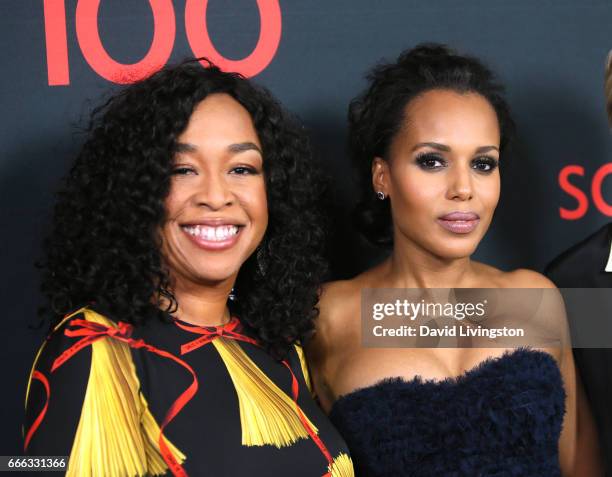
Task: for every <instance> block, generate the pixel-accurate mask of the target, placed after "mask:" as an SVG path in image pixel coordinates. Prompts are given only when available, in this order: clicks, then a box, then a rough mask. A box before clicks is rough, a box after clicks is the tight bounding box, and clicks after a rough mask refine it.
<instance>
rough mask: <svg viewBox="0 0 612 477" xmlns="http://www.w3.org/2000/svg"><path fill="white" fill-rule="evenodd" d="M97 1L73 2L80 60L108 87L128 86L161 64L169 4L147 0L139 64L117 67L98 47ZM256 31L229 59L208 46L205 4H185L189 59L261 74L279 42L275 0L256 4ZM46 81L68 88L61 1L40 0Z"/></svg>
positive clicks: (168, 45) (169, 29) (168, 43)
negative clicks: (147, 37) (149, 34)
mask: <svg viewBox="0 0 612 477" xmlns="http://www.w3.org/2000/svg"><path fill="white" fill-rule="evenodd" d="M100 1H101V0H78V2H77V7H76V15H75V23H76V36H77V42H78V45H79V48H80V50H81V53H82V54H83V57H84V58H85V60H86V61H87V63H88V64H89V66H91V68H92V69H93V70H94V71H95V72H96V73H97V74H98V75H100V76H101V77H102V78H104V79H106V80H108V81H112V82H114V83H121V84H125V83H131V82H134V81H137V80H139V79H141V78H143V77H145V76H147V75H148V74H149V73H151V71H154V70H157V69H159V68H161V67H162V66H164V65H165V64H166V62H167V61H168V59H169V58H170V54H171V53H172V49H173V47H174V40H175V37H176V18H175V14H174V5H173V4H172V0H149V5H150V7H151V11H152V13H153V25H154V26H153V40H152V41H151V45H150V47H149V51H148V52H147V54H146V55H145V56H144V58H142V59H141V60H140V61H138V62H136V63H133V64H122V63H119V62H117V61H115V60H114V59H113V58H111V57H110V55H109V54H108V53H107V51H106V50H105V48H104V45H102V40H101V39H100V33H99V30H98V13H99V9H100ZM256 1H257V7H258V9H259V17H260V33H259V39H258V41H257V44H256V45H255V48H254V49H253V51H252V52H251V54H250V55H248V56H247V57H246V58H243V59H241V60H230V59H227V58H225V57H224V56H223V55H221V54H220V53H219V52H218V51H217V50H216V48H215V46H214V45H213V42H212V41H211V39H210V36H209V34H208V28H207V26H206V12H207V6H208V0H186V3H185V31H186V34H187V41H188V42H189V46H190V47H191V50H192V52H193V54H194V56H195V57H203V56H205V57H207V58H209V59H210V60H211V61H212V62H213V63H215V64H216V65H218V66H219V67H220V68H221V69H224V70H227V71H238V72H240V73H242V74H243V75H245V76H247V77H251V76H255V75H256V74H258V73H259V72H261V71H262V70H263V69H264V68H265V67H266V66H268V64H269V63H270V61H272V58H274V55H275V54H276V50H277V49H278V45H279V43H280V38H281V30H282V19H281V11H280V5H279V0H256ZM43 5H44V17H45V40H46V49H47V51H46V52H47V78H48V82H49V86H64V85H69V84H70V64H69V61H68V39H67V34H66V30H67V28H66V22H67V19H66V5H65V0H44V3H43Z"/></svg>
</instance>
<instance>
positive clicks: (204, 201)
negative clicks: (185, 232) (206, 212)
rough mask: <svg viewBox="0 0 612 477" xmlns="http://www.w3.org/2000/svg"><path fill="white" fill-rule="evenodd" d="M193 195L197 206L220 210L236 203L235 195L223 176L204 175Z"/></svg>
mask: <svg viewBox="0 0 612 477" xmlns="http://www.w3.org/2000/svg"><path fill="white" fill-rule="evenodd" d="M201 177H202V178H201V180H200V183H199V184H198V189H197V191H195V193H194V195H193V200H194V202H195V205H196V206H198V207H206V208H208V209H210V210H219V209H222V208H224V207H227V206H230V205H232V204H233V203H234V194H233V192H232V190H231V189H230V187H229V185H228V183H227V181H226V180H225V179H224V177H222V175H217V174H211V175H206V176H205V175H202V176H201Z"/></svg>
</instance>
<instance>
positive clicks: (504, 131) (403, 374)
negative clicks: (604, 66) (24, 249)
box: [307, 44, 598, 477]
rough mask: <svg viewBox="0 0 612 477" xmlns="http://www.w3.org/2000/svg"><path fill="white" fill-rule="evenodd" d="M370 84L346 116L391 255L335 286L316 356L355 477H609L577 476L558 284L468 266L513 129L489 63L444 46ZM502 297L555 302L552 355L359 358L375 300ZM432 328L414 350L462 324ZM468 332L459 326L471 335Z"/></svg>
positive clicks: (379, 235) (499, 346) (498, 349)
mask: <svg viewBox="0 0 612 477" xmlns="http://www.w3.org/2000/svg"><path fill="white" fill-rule="evenodd" d="M368 79H369V85H368V88H367V89H366V90H365V92H364V93H363V94H361V95H360V96H359V97H357V98H356V99H355V100H354V101H353V102H352V103H351V106H350V109H349V138H350V141H351V146H352V148H351V150H352V155H353V159H354V161H355V163H356V167H357V168H358V170H359V171H360V174H361V178H362V180H363V183H362V192H363V197H362V201H361V203H360V204H359V206H358V208H357V212H358V214H359V215H358V219H359V224H360V225H361V230H362V231H363V233H364V235H366V237H367V238H369V239H370V240H371V241H372V242H373V243H374V244H378V245H385V246H388V247H389V248H390V249H391V253H390V255H389V257H388V258H387V259H386V260H384V261H383V262H382V263H381V264H379V265H378V266H375V267H374V268H372V269H369V270H367V271H365V272H364V273H362V274H360V275H358V276H357V277H355V278H353V279H351V280H344V281H337V282H332V283H329V284H327V285H326V286H325V287H324V290H323V293H322V298H321V303H320V310H321V312H320V316H319V318H318V324H317V333H316V335H315V337H314V339H313V340H312V341H311V342H310V343H309V347H308V350H307V351H308V356H309V358H310V365H311V371H312V376H313V384H314V388H315V391H316V393H317V395H318V396H319V399H320V402H321V404H322V406H323V407H324V408H325V409H326V410H327V411H328V412H329V413H330V418H331V419H332V422H334V423H335V424H336V426H337V427H338V429H339V430H340V431H341V433H342V434H343V436H344V437H345V439H346V441H347V444H348V446H349V449H350V450H351V454H352V457H353V460H354V462H355V470H356V473H357V475H367V476H397V475H412V476H427V477H430V476H434V475H439V476H451V475H453V476H475V475H487V476H493V475H496V476H519V475H520V476H527V475H529V476H535V475H538V476H557V475H561V472H563V475H598V474H597V472H596V471H594V470H593V469H595V467H589V469H590V470H589V471H585V469H586V468H585V467H583V468H581V469H579V466H578V462H579V460H582V461H586V462H588V460H589V458H590V457H591V456H592V455H593V452H592V450H591V449H588V448H586V447H584V448H581V449H578V452H577V422H578V421H577V409H578V407H579V406H578V404H577V396H578V395H579V392H578V389H579V386H578V385H577V383H576V377H575V371H574V362H573V359H572V353H571V347H569V346H568V341H567V337H568V335H567V326H566V323H565V322H564V311H563V306H562V303H560V301H559V296H558V294H557V291H556V290H554V285H553V284H552V283H551V282H550V281H549V280H548V279H546V278H545V277H544V276H542V275H540V274H538V273H536V272H533V271H529V270H524V269H521V270H516V271H513V272H503V271H501V270H498V269H496V268H493V267H491V266H489V265H485V264H483V263H479V262H476V261H473V260H472V259H471V255H472V254H473V253H474V251H475V249H476V247H477V246H478V244H479V242H480V241H481V240H482V238H483V237H484V235H485V233H486V231H487V229H488V227H489V224H490V223H491V219H492V217H493V212H494V210H495V208H496V206H497V202H498V199H499V193H500V172H499V165H500V164H501V163H502V162H503V160H504V155H505V152H506V148H507V146H508V141H509V138H510V137H511V133H512V129H513V122H512V119H511V117H510V114H509V110H508V107H507V105H506V102H505V100H504V99H503V96H502V88H501V86H500V85H499V84H498V83H497V82H496V81H495V79H494V77H493V75H492V73H491V72H490V71H489V70H488V69H487V68H486V67H485V66H484V65H483V64H482V63H481V62H480V61H478V60H477V59H475V58H472V57H469V56H463V55H459V54H457V53H455V52H454V51H452V50H450V49H449V48H447V47H445V46H443V45H435V44H434V45H421V46H418V47H416V48H414V49H412V50H409V51H406V52H404V53H402V54H401V55H400V56H399V58H398V59H397V61H396V62H391V63H387V64H382V65H379V66H378V67H376V68H375V69H374V70H373V71H372V72H371V74H370V76H369V78H368ZM442 288H444V289H445V290H441V289H442ZM491 288H492V289H501V288H540V289H548V288H552V290H541V293H539V292H540V291H539V290H536V292H538V293H537V294H536V296H537V297H538V300H537V302H538V306H539V308H537V312H538V313H542V314H543V315H542V316H547V317H552V319H553V320H554V321H552V325H551V326H550V330H551V331H552V332H554V333H555V334H554V335H551V337H552V338H554V340H555V341H554V343H553V341H551V340H548V339H546V340H542V341H541V343H542V346H537V347H533V348H530V347H528V348H520V349H516V350H513V349H512V348H513V347H516V346H512V343H509V342H508V341H507V340H506V341H504V340H503V339H502V340H493V341H491V340H489V339H487V338H486V337H485V338H482V339H480V340H477V339H472V346H471V347H470V346H469V343H465V344H464V345H462V341H459V342H458V343H457V342H455V344H454V348H455V349H449V348H452V347H453V346H452V344H453V340H452V338H451V340H450V344H451V346H450V347H449V348H446V347H445V344H444V343H445V342H444V341H441V342H440V345H439V347H438V348H434V347H433V346H435V343H436V341H435V340H431V339H427V336H428V335H427V332H425V333H424V334H423V336H424V337H425V338H426V339H425V340H422V341H423V342H424V343H425V344H424V346H416V345H418V344H419V340H414V341H408V342H411V343H414V344H415V345H413V347H411V348H409V347H405V348H401V347H394V348H392V347H386V348H372V347H364V346H362V338H363V335H364V333H366V330H367V328H366V327H362V322H361V321H360V320H359V316H360V314H362V313H363V314H365V313H367V312H366V310H365V308H362V303H363V296H362V292H363V290H366V289H367V290H372V289H404V290H405V291H406V293H407V296H409V297H411V298H415V297H417V298H419V301H420V299H421V297H422V299H423V300H427V302H428V303H434V304H437V303H440V304H441V303H443V300H449V301H447V303H448V304H453V303H455V302H461V296H462V295H461V294H462V293H463V294H464V295H465V296H467V297H469V296H470V295H474V296H475V297H479V296H482V293H483V292H476V291H474V289H491ZM410 289H413V290H414V291H410ZM432 289H434V290H432ZM449 289H451V290H449ZM461 289H471V290H470V291H466V290H463V291H461ZM547 292H548V293H547ZM477 293H479V294H480V295H479V294H477ZM487 293H489V295H485V296H491V293H494V295H493V296H497V297H501V298H499V301H498V303H497V304H498V305H499V304H500V303H504V302H503V301H501V300H502V299H503V298H504V297H506V296H508V295H510V296H516V295H517V293H516V292H515V294H514V295H512V294H510V293H498V292H487ZM453 294H454V296H453ZM364 296H365V295H364ZM377 296H378V297H382V296H383V295H382V293H381V295H377ZM518 296H520V297H524V296H527V297H529V296H532V295H530V294H529V292H528V291H524V292H523V294H520V293H519V294H518ZM457 298H459V300H457ZM540 298H541V301H540ZM474 301H475V300H473V299H472V300H471V301H469V302H468V304H471V305H472V306H474ZM508 301H509V302H510V303H509V306H506V307H505V309H503V310H502V313H500V314H499V316H502V317H504V319H506V318H505V317H510V323H511V320H512V319H514V317H515V315H514V313H516V312H517V310H518V309H519V308H520V307H517V306H516V305H522V303H517V301H516V300H515V301H512V300H506V302H508ZM386 303H388V302H386ZM413 303H414V302H413ZM485 303H486V301H485ZM498 308H500V307H499V306H498ZM534 310H536V309H535V308H534V309H531V310H527V312H528V313H530V314H529V315H528V316H529V317H531V316H533V315H532V314H531V312H532V311H534ZM506 311H508V312H509V313H508V314H507V315H504V314H503V312H506ZM538 313H536V316H538ZM433 316H434V317H432V318H429V317H424V316H423V315H421V316H420V317H419V318H418V320H419V321H415V322H412V321H408V322H409V323H410V324H416V326H415V329H416V330H418V331H416V334H415V336H418V333H419V332H422V329H421V328H420V327H419V326H418V325H423V323H426V322H427V323H429V322H428V320H430V319H431V320H432V321H431V323H434V324H433V325H431V327H427V329H432V328H437V329H439V330H443V329H444V326H446V327H447V328H450V327H452V326H453V322H454V321H455V320H453V319H452V318H453V317H450V319H448V318H447V319H446V320H444V317H443V316H442V317H440V316H436V315H433ZM438 318H439V319H438ZM362 319H363V318H362ZM391 319H392V318H391ZM411 319H412V318H411ZM421 320H422V321H421ZM459 320H461V317H459ZM400 321H401V323H402V324H405V323H406V321H407V320H400ZM468 321H469V320H466V321H465V322H461V325H455V327H461V329H463V330H465V327H467V326H469V325H470V323H469V322H468ZM377 323H379V322H377ZM487 324H488V323H487ZM390 326H393V325H390ZM509 326H512V325H511V324H509ZM537 326H539V324H538V325H537ZM480 328H481V327H478V329H480ZM471 329H472V331H474V330H475V329H476V327H472V328H471ZM455 330H456V328H455ZM390 331H395V330H394V329H391V330H390ZM466 335H467V336H470V335H469V334H465V335H464V336H466ZM438 336H439V335H438ZM451 336H452V335H451ZM457 336H459V334H458V333H457ZM471 336H474V334H472V335H471ZM485 336H486V335H485ZM400 341H401V339H400ZM465 341H466V340H463V342H465ZM404 342H406V341H404ZM387 343H388V342H387ZM394 343H395V344H396V345H397V341H395V342H394ZM446 343H449V341H447V342H446ZM544 344H546V345H550V346H544ZM389 346H391V344H389ZM425 346H427V347H425ZM461 347H462V348H463V349H460V348H461ZM583 422H584V421H580V424H581V426H582V424H583ZM579 430H580V432H581V434H584V433H585V431H586V432H587V433H588V431H589V427H588V426H587V427H580V428H579ZM583 442H584V441H583Z"/></svg>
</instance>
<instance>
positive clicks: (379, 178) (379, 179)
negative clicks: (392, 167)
mask: <svg viewBox="0 0 612 477" xmlns="http://www.w3.org/2000/svg"><path fill="white" fill-rule="evenodd" d="M372 187H374V192H382V193H383V194H385V196H388V195H389V164H387V161H385V160H384V159H383V158H382V157H375V158H374V160H373V161H372Z"/></svg>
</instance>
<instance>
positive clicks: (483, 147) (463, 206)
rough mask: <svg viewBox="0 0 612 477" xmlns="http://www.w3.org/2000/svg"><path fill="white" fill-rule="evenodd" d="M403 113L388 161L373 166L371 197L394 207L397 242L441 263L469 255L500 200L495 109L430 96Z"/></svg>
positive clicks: (472, 99)
mask: <svg viewBox="0 0 612 477" xmlns="http://www.w3.org/2000/svg"><path fill="white" fill-rule="evenodd" d="M404 113H405V115H404V122H403V124H402V127H401V130H400V131H399V133H398V134H397V135H396V137H395V138H394V140H393V141H392V143H391V147H390V151H389V157H388V158H386V159H387V160H383V159H382V158H376V159H375V160H374V163H373V166H372V173H373V185H374V190H375V191H382V192H384V193H385V195H386V196H388V197H389V200H390V201H391V212H392V218H393V224H394V241H395V242H394V243H395V245H396V247H397V246H398V245H400V244H402V243H406V242H409V243H410V244H411V245H413V246H416V247H417V248H419V249H421V250H424V251H426V252H429V253H432V254H434V255H436V256H437V257H439V258H443V259H449V258H460V257H466V256H469V255H471V254H472V253H473V252H474V250H475V249H476V247H477V245H478V243H479V242H480V240H481V239H482V237H483V236H484V234H485V232H486V231H487V229H488V227H489V224H490V223H491V219H492V217H493V212H494V210H495V207H496V206H497V201H498V199H499V189H500V180H499V168H498V167H497V166H498V161H499V144H500V131H499V123H498V120H497V115H496V113H495V110H494V109H493V107H492V106H491V105H490V103H489V102H488V101H487V100H486V99H485V98H483V97H482V96H480V95H478V94H475V93H466V94H460V93H456V92H453V91H448V90H432V91H428V92H426V93H424V94H422V95H420V96H418V97H417V98H415V99H413V100H412V101H410V102H409V103H408V105H407V106H406V108H405V112H404Z"/></svg>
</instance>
